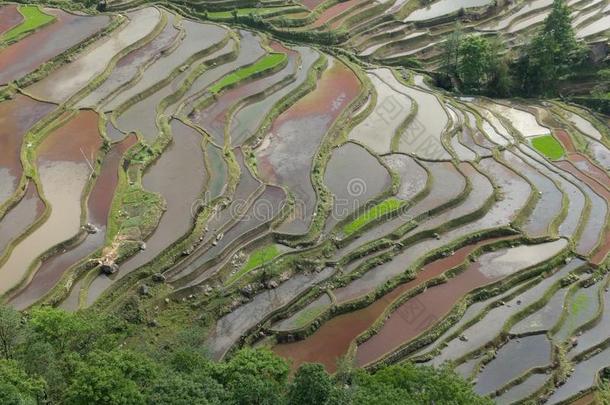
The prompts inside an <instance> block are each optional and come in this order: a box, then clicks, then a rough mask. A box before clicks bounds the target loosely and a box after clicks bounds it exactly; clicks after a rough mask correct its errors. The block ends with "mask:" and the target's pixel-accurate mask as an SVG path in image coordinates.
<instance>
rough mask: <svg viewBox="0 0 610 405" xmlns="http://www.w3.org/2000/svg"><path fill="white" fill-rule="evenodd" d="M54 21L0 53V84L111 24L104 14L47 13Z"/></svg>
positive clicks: (28, 70)
mask: <svg viewBox="0 0 610 405" xmlns="http://www.w3.org/2000/svg"><path fill="white" fill-rule="evenodd" d="M49 12H50V13H51V14H53V15H54V16H55V17H57V20H56V21H55V22H54V23H52V24H49V25H47V26H45V27H44V28H42V29H40V30H38V31H36V32H34V33H33V34H31V35H28V36H27V37H25V38H23V39H22V40H20V41H18V42H16V43H14V44H12V45H11V46H9V47H7V48H4V49H2V50H0V84H4V83H8V82H11V81H13V80H16V79H18V78H20V77H22V76H25V75H26V74H28V73H30V72H32V71H34V70H35V69H36V68H38V66H40V65H41V64H42V63H44V62H47V61H49V60H51V59H52V58H54V57H55V56H57V55H59V54H60V53H62V52H64V51H66V50H68V49H70V48H71V47H73V46H74V45H76V44H78V43H80V42H82V41H84V40H85V39H87V38H89V37H91V36H92V35H93V34H95V33H96V32H98V31H100V30H101V29H103V28H104V27H105V26H106V25H108V23H109V22H110V17H109V16H107V15H98V16H94V17H92V16H77V15H74V14H69V13H66V12H64V11H61V10H51V11H49Z"/></svg>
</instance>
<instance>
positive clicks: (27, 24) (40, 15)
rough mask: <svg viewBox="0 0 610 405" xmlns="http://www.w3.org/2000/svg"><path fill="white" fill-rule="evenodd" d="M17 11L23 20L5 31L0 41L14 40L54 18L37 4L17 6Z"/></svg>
mask: <svg viewBox="0 0 610 405" xmlns="http://www.w3.org/2000/svg"><path fill="white" fill-rule="evenodd" d="M19 12H20V13H21V15H23V21H22V22H21V23H20V24H19V25H17V26H15V27H13V28H11V29H10V30H8V31H7V32H5V33H4V35H2V36H1V37H0V42H12V41H15V40H17V39H19V38H21V37H22V36H24V35H26V34H27V33H29V32H31V31H34V30H36V29H37V28H40V27H42V26H43V25H46V24H48V23H50V22H51V21H53V20H55V17H54V16H52V15H50V14H47V13H44V12H43V11H42V10H41V9H40V8H38V6H19Z"/></svg>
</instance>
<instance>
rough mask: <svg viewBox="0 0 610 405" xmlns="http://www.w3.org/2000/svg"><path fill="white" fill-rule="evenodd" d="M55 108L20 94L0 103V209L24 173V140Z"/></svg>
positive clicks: (52, 105)
mask: <svg viewBox="0 0 610 405" xmlns="http://www.w3.org/2000/svg"><path fill="white" fill-rule="evenodd" d="M54 108H55V105H54V104H50V103H43V102H40V101H36V100H34V99H32V98H29V97H27V96H23V95H21V94H17V95H16V96H15V97H14V98H13V99H11V100H7V101H4V102H1V103H0V205H1V204H2V203H4V202H5V200H6V199H7V198H8V197H10V195H11V194H13V193H14V192H15V191H16V187H17V184H18V183H19V179H20V177H21V173H22V172H23V168H22V167H21V147H22V144H23V137H24V136H25V134H26V133H27V132H28V130H29V129H30V128H31V127H32V126H33V125H34V124H35V123H36V122H38V121H39V120H40V119H41V118H43V117H44V116H45V115H47V114H48V113H50V112H51V111H52V110H53V109H54Z"/></svg>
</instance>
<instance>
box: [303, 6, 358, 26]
mask: <svg viewBox="0 0 610 405" xmlns="http://www.w3.org/2000/svg"><path fill="white" fill-rule="evenodd" d="M359 3H363V1H362V0H348V1H343V2H340V3H337V4H335V5H334V6H332V7H329V8H328V9H326V10H324V12H322V14H320V16H319V17H318V19H317V20H316V21H315V22H314V23H313V24H311V25H310V27H312V28H318V27H321V26H322V25H324V24H326V23H327V22H328V21H329V20H331V19H333V18H335V17H337V16H338V15H339V14H341V13H343V12H345V11H347V10H349V9H350V8H352V7H355V6H356V5H358V4H359Z"/></svg>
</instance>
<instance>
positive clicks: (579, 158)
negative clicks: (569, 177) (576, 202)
mask: <svg viewBox="0 0 610 405" xmlns="http://www.w3.org/2000/svg"><path fill="white" fill-rule="evenodd" d="M568 160H569V161H570V162H572V163H573V164H574V166H576V167H577V168H578V170H580V171H581V172H583V173H584V174H586V175H587V176H589V177H591V178H592V179H594V180H595V181H597V182H598V183H599V184H601V185H602V186H604V187H605V188H610V178H609V177H608V174H607V173H606V172H605V171H604V170H603V169H601V168H600V167H599V166H597V165H595V163H593V162H592V161H591V160H590V159H589V158H588V157H586V156H583V155H581V154H580V153H572V154H570V155H568Z"/></svg>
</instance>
